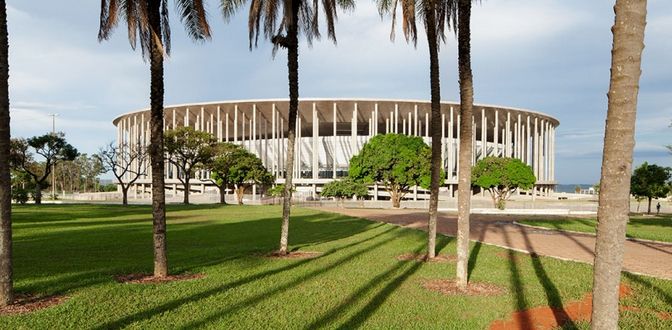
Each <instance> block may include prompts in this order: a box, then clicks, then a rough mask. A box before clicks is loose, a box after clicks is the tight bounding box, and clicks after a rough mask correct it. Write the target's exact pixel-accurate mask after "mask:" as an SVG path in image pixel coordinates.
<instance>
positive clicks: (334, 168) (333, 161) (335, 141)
mask: <svg viewBox="0 0 672 330" xmlns="http://www.w3.org/2000/svg"><path fill="white" fill-rule="evenodd" d="M376 111H378V103H376ZM336 112H337V105H336V102H334V106H333V116H334V119H333V121H334V123H333V125H334V136H333V139H334V142H333V144H332V147H333V149H332V150H331V158H332V164H331V166H332V172H333V173H332V174H331V177H332V178H333V179H336V163H337V158H336V154H337V153H336V150H337V148H338V141H337V139H338V137H337V136H336V129H337V127H336V120H337V116H336Z"/></svg>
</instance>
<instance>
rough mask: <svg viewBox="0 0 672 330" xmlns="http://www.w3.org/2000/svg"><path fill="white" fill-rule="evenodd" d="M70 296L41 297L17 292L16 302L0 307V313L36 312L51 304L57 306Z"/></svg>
mask: <svg viewBox="0 0 672 330" xmlns="http://www.w3.org/2000/svg"><path fill="white" fill-rule="evenodd" d="M67 299H68V297H66V296H48V297H40V296H34V295H30V294H17V295H16V297H15V299H14V303H13V304H11V305H9V306H5V307H0V315H16V314H25V313H30V312H34V311H37V310H40V309H45V308H48V307H51V306H56V305H59V304H61V303H63V302H64V301H66V300H67Z"/></svg>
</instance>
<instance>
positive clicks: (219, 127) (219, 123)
mask: <svg viewBox="0 0 672 330" xmlns="http://www.w3.org/2000/svg"><path fill="white" fill-rule="evenodd" d="M222 141H224V140H223V139H222V109H221V108H220V107H219V106H217V142H222Z"/></svg>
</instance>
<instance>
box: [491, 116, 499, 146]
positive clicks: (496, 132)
mask: <svg viewBox="0 0 672 330" xmlns="http://www.w3.org/2000/svg"><path fill="white" fill-rule="evenodd" d="M492 131H493V134H494V140H493V143H494V145H495V156H496V157H499V109H495V127H493V129H492Z"/></svg>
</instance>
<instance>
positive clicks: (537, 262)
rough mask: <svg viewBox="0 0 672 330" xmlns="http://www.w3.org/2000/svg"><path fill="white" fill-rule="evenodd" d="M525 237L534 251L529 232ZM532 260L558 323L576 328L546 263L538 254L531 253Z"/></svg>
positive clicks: (527, 244) (526, 245)
mask: <svg viewBox="0 0 672 330" xmlns="http://www.w3.org/2000/svg"><path fill="white" fill-rule="evenodd" d="M523 239H524V240H525V247H526V249H527V250H528V251H534V248H533V247H532V242H530V239H529V237H527V234H526V233H525V232H523ZM530 257H531V258H530V260H531V261H532V267H533V268H534V273H535V274H536V275H537V278H538V279H539V283H541V285H542V286H543V287H544V293H546V300H547V301H548V304H549V306H551V307H552V308H551V311H552V312H553V317H555V321H556V323H557V324H559V325H561V326H563V327H565V326H567V327H569V328H572V329H573V328H576V324H575V323H574V321H573V320H572V318H571V317H570V316H569V314H567V311H566V310H565V308H564V306H563V303H562V298H561V297H560V291H558V288H557V287H556V286H555V284H553V281H552V280H551V278H550V277H549V276H548V273H547V272H546V270H545V269H544V265H543V264H542V263H541V258H539V257H538V256H537V255H530Z"/></svg>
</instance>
